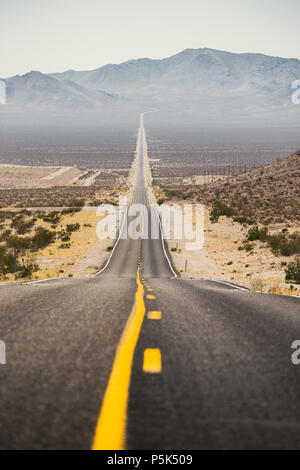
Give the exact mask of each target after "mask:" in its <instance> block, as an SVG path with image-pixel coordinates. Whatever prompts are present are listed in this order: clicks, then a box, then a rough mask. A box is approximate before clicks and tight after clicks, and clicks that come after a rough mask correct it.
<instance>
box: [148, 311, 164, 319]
mask: <svg viewBox="0 0 300 470" xmlns="http://www.w3.org/2000/svg"><path fill="white" fill-rule="evenodd" d="M148 318H149V320H161V312H160V311H158V310H157V311H156V310H150V311H149V312H148Z"/></svg>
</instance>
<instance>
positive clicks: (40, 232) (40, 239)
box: [31, 227, 56, 251]
mask: <svg viewBox="0 0 300 470" xmlns="http://www.w3.org/2000/svg"><path fill="white" fill-rule="evenodd" d="M55 237H56V233H55V232H51V231H50V230H47V229H45V228H43V227H38V228H37V229H36V231H35V234H34V236H33V237H32V239H31V249H32V250H34V251H36V250H40V249H43V248H45V247H46V246H48V245H50V244H51V243H53V242H54V240H55Z"/></svg>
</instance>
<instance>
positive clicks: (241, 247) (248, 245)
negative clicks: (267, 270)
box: [238, 242, 254, 252]
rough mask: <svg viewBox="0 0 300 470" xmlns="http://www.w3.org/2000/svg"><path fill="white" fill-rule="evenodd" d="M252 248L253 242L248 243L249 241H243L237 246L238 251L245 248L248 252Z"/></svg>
mask: <svg viewBox="0 0 300 470" xmlns="http://www.w3.org/2000/svg"><path fill="white" fill-rule="evenodd" d="M253 249H254V243H249V242H245V243H243V245H241V246H239V247H238V250H239V251H242V250H245V251H247V252H249V251H252V250H253Z"/></svg>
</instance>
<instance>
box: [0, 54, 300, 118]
mask: <svg viewBox="0 0 300 470" xmlns="http://www.w3.org/2000/svg"><path fill="white" fill-rule="evenodd" d="M299 79H300V60H298V59H285V58H279V57H271V56H266V55H263V54H250V53H244V54H235V53H230V52H225V51H217V50H213V49H208V48H204V49H186V50H184V51H182V52H180V53H179V54H176V55H174V56H172V57H168V58H166V59H161V60H152V59H147V58H143V59H137V60H129V61H127V62H124V63H121V64H118V65H115V64H109V65H105V66H103V67H100V68H97V69H95V70H89V71H75V70H68V71H66V72H63V73H53V74H49V75H46V74H42V73H40V72H36V71H32V72H29V73H27V74H25V75H22V76H18V75H17V76H15V77H11V78H8V79H4V81H5V82H6V85H7V103H8V104H10V105H11V106H18V107H25V108H28V107H31V108H43V107H45V108H48V107H51V108H57V109H72V110H76V109H77V110H81V109H87V108H93V109H95V108H96V109H98V108H99V109H103V107H104V108H107V107H112V106H116V104H117V105H118V106H128V105H131V106H136V107H138V108H141V109H144V108H145V107H147V106H149V107H155V108H157V109H159V110H162V111H163V110H170V111H174V112H179V113H180V112H184V113H187V114H190V115H191V116H198V117H201V116H202V117H203V118H205V119H212V120H213V119H219V120H224V119H232V118H233V119H254V120H255V119H259V118H263V119H271V120H274V119H275V120H276V117H278V118H280V119H281V120H282V119H287V120H294V119H296V118H297V116H299V110H300V106H299V107H297V106H295V105H293V104H292V100H291V96H292V93H293V90H292V82H293V81H295V80H299Z"/></svg>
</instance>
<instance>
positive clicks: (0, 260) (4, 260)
mask: <svg viewBox="0 0 300 470" xmlns="http://www.w3.org/2000/svg"><path fill="white" fill-rule="evenodd" d="M14 271H15V267H14V255H13V254H12V253H8V252H7V250H6V249H5V248H4V247H3V246H1V247H0V275H4V274H9V273H13V272H14Z"/></svg>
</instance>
